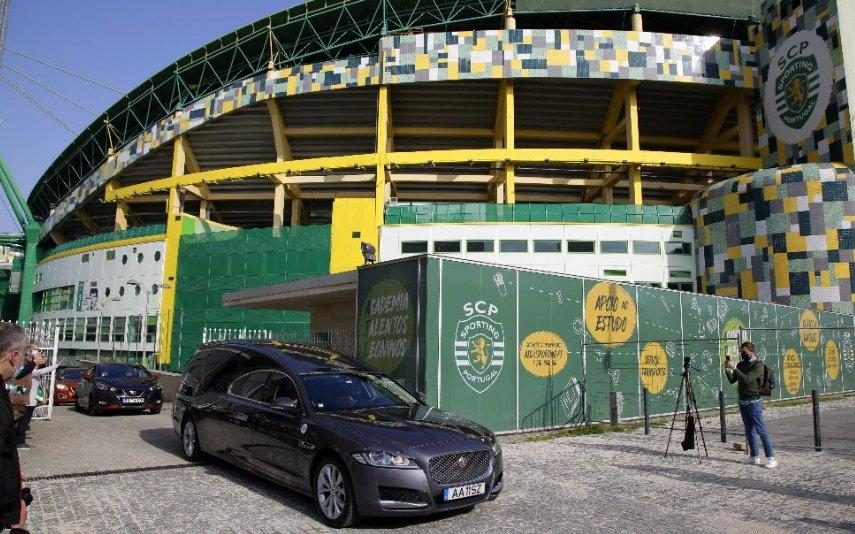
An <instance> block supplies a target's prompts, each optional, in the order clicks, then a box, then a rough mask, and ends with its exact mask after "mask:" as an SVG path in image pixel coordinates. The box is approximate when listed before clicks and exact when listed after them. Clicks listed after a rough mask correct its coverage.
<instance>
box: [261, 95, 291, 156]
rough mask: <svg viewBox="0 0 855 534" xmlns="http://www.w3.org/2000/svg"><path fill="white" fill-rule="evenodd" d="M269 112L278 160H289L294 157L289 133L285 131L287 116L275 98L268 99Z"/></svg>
mask: <svg viewBox="0 0 855 534" xmlns="http://www.w3.org/2000/svg"><path fill="white" fill-rule="evenodd" d="M266 102H267V113H268V114H269V115H270V124H271V125H272V126H273V143H274V145H275V146H276V161H287V160H289V159H294V156H293V154H292V153H291V144H290V143H289V142H288V134H287V133H286V131H285V118H284V117H283V116H282V111H281V110H280V109H279V104H278V103H277V100H276V99H275V98H269V99H267V101H266Z"/></svg>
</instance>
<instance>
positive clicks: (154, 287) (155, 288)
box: [151, 284, 160, 295]
mask: <svg viewBox="0 0 855 534" xmlns="http://www.w3.org/2000/svg"><path fill="white" fill-rule="evenodd" d="M159 290H160V286H158V285H157V284H152V285H151V294H152V295H157V292H158V291H159Z"/></svg>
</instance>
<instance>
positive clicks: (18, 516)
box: [0, 323, 27, 534]
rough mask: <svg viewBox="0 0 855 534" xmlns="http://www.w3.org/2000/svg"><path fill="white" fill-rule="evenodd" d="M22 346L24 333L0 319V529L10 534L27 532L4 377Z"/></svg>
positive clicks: (14, 364) (9, 374)
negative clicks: (6, 530) (8, 531)
mask: <svg viewBox="0 0 855 534" xmlns="http://www.w3.org/2000/svg"><path fill="white" fill-rule="evenodd" d="M26 346H27V335H26V334H25V333H24V330H23V329H22V328H21V327H20V326H18V325H16V324H13V323H0V530H3V529H4V528H9V529H11V533H12V534H24V533H26V532H27V531H26V530H25V529H24V523H25V522H26V520H27V507H26V505H25V504H24V502H23V500H22V499H21V489H22V486H21V479H22V477H21V466H20V463H19V461H18V450H17V439H16V435H15V419H14V416H13V412H12V403H11V401H10V400H9V392H8V391H7V389H6V380H9V379H10V378H12V376H13V375H14V374H15V368H16V367H17V364H18V363H19V362H20V361H21V359H22V355H23V353H24V351H25V349H26Z"/></svg>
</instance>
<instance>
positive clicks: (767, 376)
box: [758, 363, 775, 397]
mask: <svg viewBox="0 0 855 534" xmlns="http://www.w3.org/2000/svg"><path fill="white" fill-rule="evenodd" d="M758 380H759V381H760V394H761V395H763V396H764V397H770V396H771V395H772V390H773V389H775V371H773V370H772V369H770V368H769V366H768V365H766V364H765V363H764V364H763V377H762V378H759V379H758Z"/></svg>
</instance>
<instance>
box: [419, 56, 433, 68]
mask: <svg viewBox="0 0 855 534" xmlns="http://www.w3.org/2000/svg"><path fill="white" fill-rule="evenodd" d="M429 67H430V58H429V57H428V56H427V54H419V55H417V56H416V70H427V69H428V68H429Z"/></svg>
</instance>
